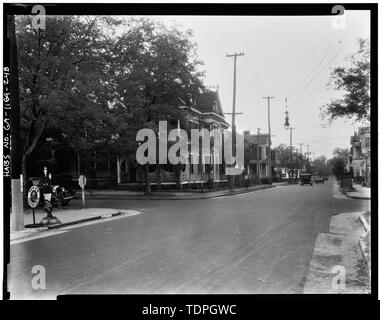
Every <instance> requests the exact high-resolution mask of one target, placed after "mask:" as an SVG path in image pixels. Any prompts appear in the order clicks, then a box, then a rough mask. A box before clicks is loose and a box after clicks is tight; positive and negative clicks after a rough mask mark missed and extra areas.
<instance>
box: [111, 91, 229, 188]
mask: <svg viewBox="0 0 380 320" xmlns="http://www.w3.org/2000/svg"><path fill="white" fill-rule="evenodd" d="M179 101H180V106H179V109H180V110H181V112H182V113H183V117H182V119H184V120H182V123H181V121H179V120H176V121H177V127H178V129H179V128H181V129H185V130H187V133H188V139H189V140H191V133H190V130H191V129H198V130H200V129H202V128H203V129H207V130H209V132H210V131H211V130H213V129H216V128H218V129H219V130H220V131H221V132H222V137H223V133H224V132H225V130H227V129H228V128H229V124H228V123H227V121H226V120H225V117H224V113H223V109H222V105H221V102H220V98H219V94H218V92H217V91H210V90H207V91H205V92H202V93H200V94H199V95H197V96H196V97H192V98H191V99H189V100H188V101H183V100H181V99H179ZM190 144H191V141H189V150H188V151H189V155H188V156H189V158H188V161H187V163H186V164H181V165H172V164H165V165H157V164H156V165H154V164H149V165H148V166H141V165H139V164H137V162H136V161H133V162H131V161H128V160H127V159H128V158H127V157H123V156H119V157H118V159H117V185H118V188H119V189H142V188H144V186H145V185H146V184H147V182H148V183H149V185H150V186H151V188H153V189H155V188H176V189H183V188H200V187H203V186H206V185H209V184H212V185H213V186H215V185H216V186H218V185H220V184H224V183H227V182H228V179H227V177H226V175H225V165H224V164H223V159H219V158H218V157H219V156H220V154H223V153H220V152H219V151H220V150H217V149H216V146H215V145H214V144H213V143H212V139H211V143H210V153H209V154H202V158H201V159H198V161H197V162H198V163H197V164H195V163H194V162H196V161H194V157H195V156H198V155H197V154H196V155H194V154H192V153H191V148H190ZM147 169H148V170H149V176H147V174H146V170H147Z"/></svg>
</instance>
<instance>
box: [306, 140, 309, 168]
mask: <svg viewBox="0 0 380 320" xmlns="http://www.w3.org/2000/svg"><path fill="white" fill-rule="evenodd" d="M306 147H307V161H308V162H309V165H310V151H309V148H310V144H307V145H306Z"/></svg>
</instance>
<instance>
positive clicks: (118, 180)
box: [116, 156, 121, 184]
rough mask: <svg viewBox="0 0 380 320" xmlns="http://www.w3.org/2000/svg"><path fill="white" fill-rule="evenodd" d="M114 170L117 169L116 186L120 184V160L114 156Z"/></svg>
mask: <svg viewBox="0 0 380 320" xmlns="http://www.w3.org/2000/svg"><path fill="white" fill-rule="evenodd" d="M116 168H117V184H120V182H121V176H120V160H119V156H116Z"/></svg>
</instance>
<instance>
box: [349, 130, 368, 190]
mask: <svg viewBox="0 0 380 320" xmlns="http://www.w3.org/2000/svg"><path fill="white" fill-rule="evenodd" d="M350 151H351V152H350V157H349V161H348V169H349V171H350V172H351V173H352V174H353V175H354V177H355V179H356V180H364V181H365V182H366V184H368V185H370V183H371V133H370V127H360V128H359V129H358V131H357V132H355V133H354V135H353V136H351V149H350Z"/></svg>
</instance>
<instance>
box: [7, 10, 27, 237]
mask: <svg viewBox="0 0 380 320" xmlns="http://www.w3.org/2000/svg"><path fill="white" fill-rule="evenodd" d="M7 24H8V26H7V28H8V38H9V48H10V99H11V108H12V109H11V190H12V214H11V230H12V231H19V230H23V229H24V205H23V192H22V190H23V185H22V175H21V144H20V94H19V79H18V61H17V43H16V31H15V16H14V15H8V16H7Z"/></svg>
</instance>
